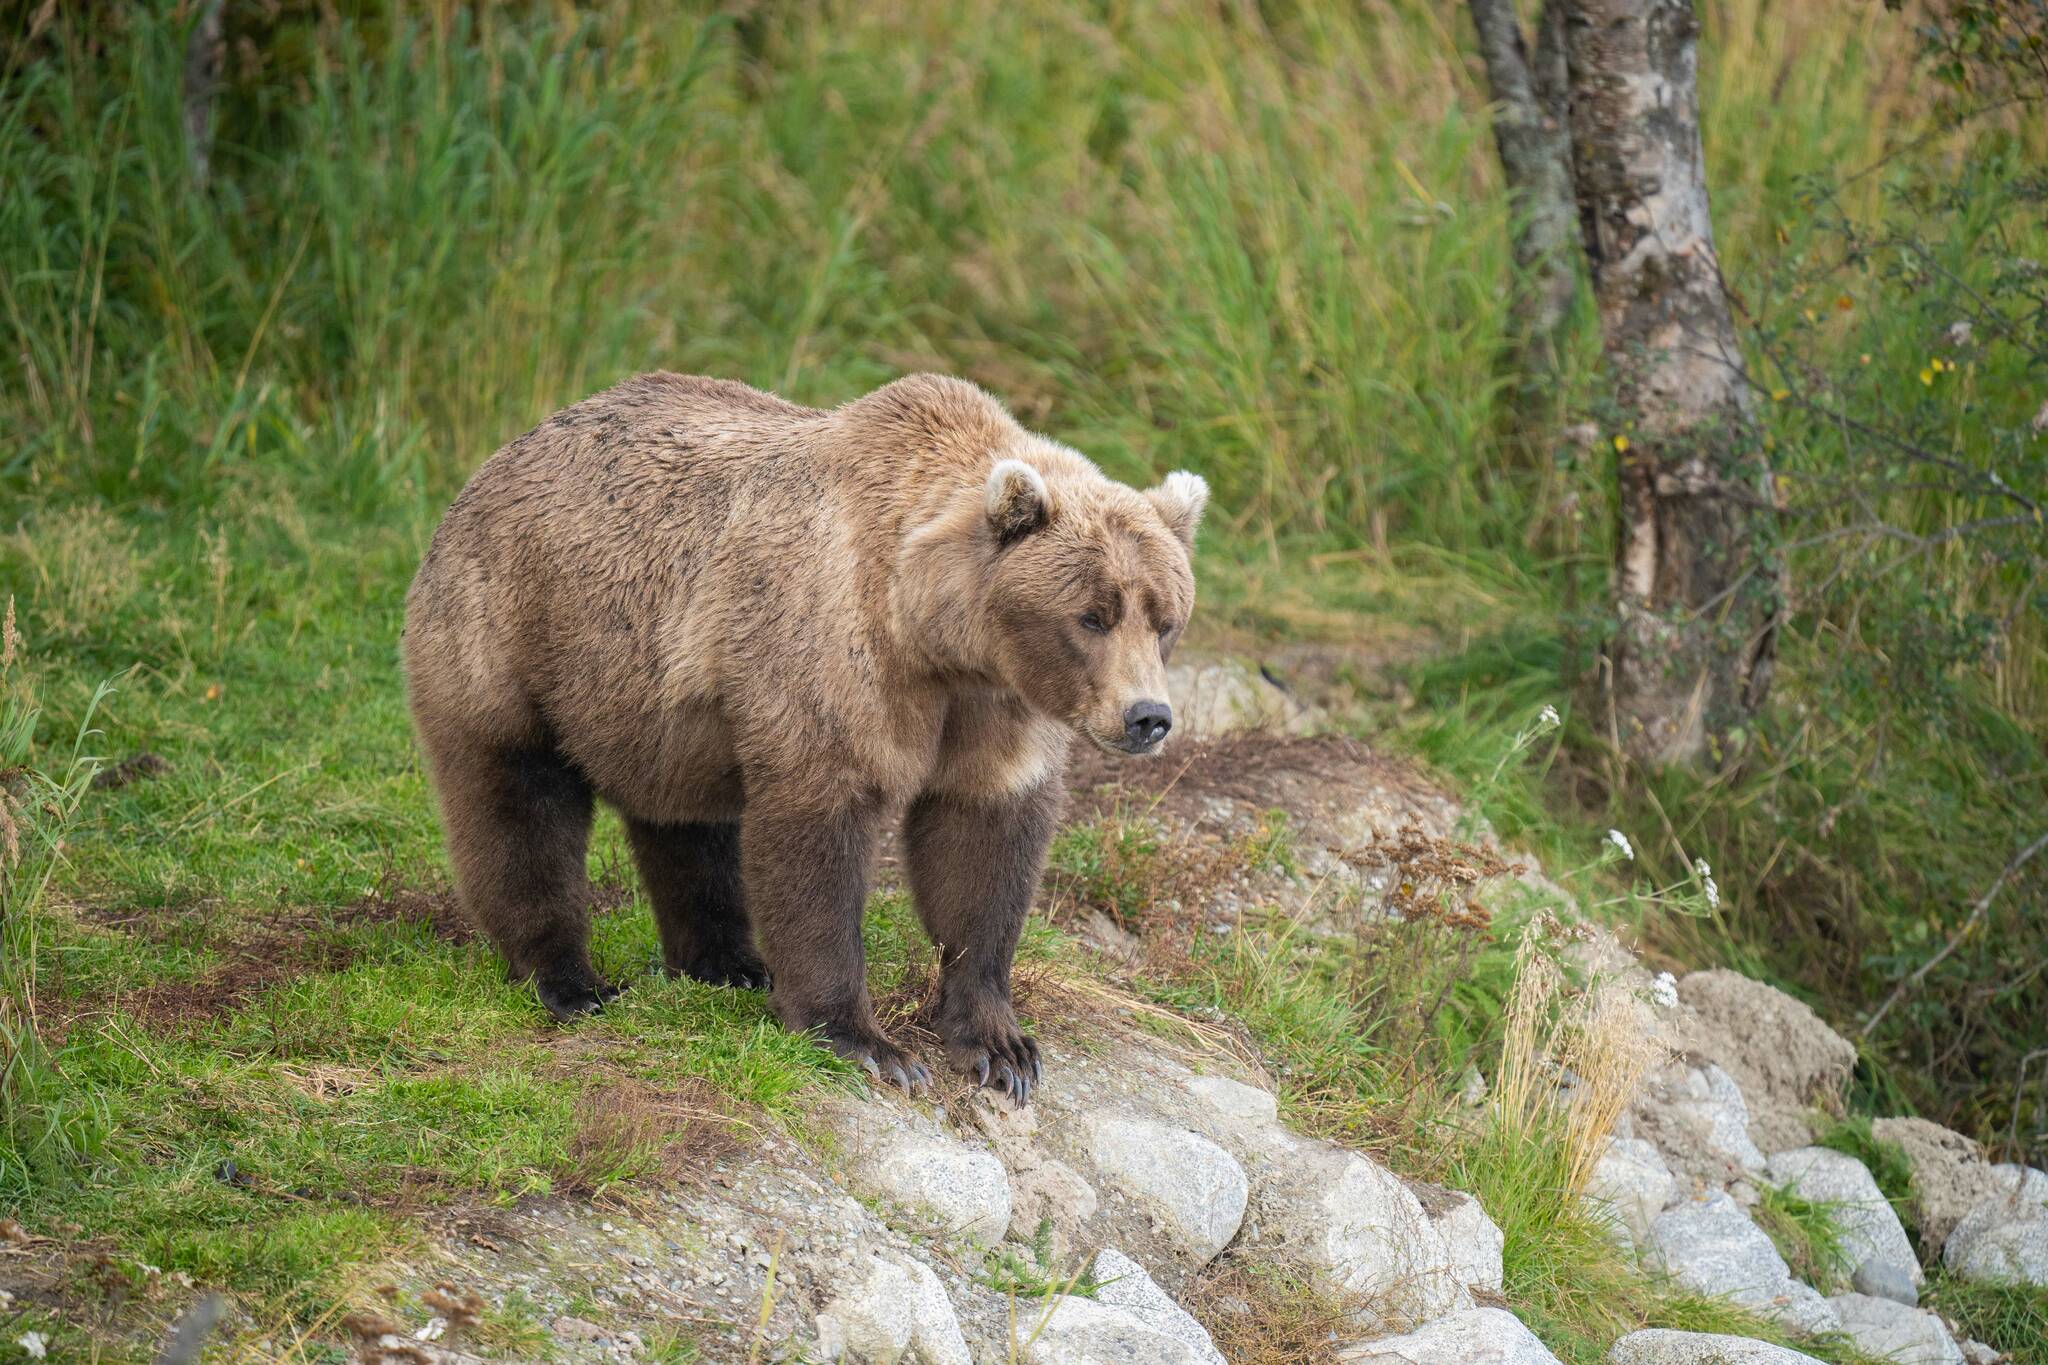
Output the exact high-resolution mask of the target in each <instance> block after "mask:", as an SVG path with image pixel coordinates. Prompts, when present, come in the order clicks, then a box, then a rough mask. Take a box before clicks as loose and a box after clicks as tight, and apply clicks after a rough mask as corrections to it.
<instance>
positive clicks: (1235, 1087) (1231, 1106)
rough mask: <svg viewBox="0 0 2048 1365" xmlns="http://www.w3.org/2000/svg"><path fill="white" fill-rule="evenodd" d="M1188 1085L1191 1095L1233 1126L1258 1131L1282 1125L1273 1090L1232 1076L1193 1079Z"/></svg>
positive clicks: (1196, 1077) (1278, 1106)
mask: <svg viewBox="0 0 2048 1365" xmlns="http://www.w3.org/2000/svg"><path fill="white" fill-rule="evenodd" d="M1185 1084H1186V1086H1187V1088H1188V1093H1189V1094H1191V1095H1193V1096H1194V1097H1195V1098H1196V1099H1198V1100H1200V1101H1202V1102H1203V1103H1204V1104H1206V1105H1208V1106H1209V1107H1210V1108H1211V1109H1213V1110H1215V1111H1216V1112H1217V1114H1219V1115H1220V1116H1222V1117H1223V1118H1225V1119H1228V1120H1229V1121H1230V1122H1232V1123H1237V1124H1243V1125H1246V1126H1249V1127H1255V1128H1256V1127H1263V1126H1265V1125H1267V1124H1270V1123H1275V1122H1278V1121H1279V1118H1280V1104H1279V1101H1277V1100H1275V1099H1274V1098H1273V1094H1272V1092H1271V1091H1269V1090H1261V1089H1259V1088H1258V1087H1257V1086H1255V1085H1246V1084H1244V1083H1243V1082H1242V1081H1233V1080H1231V1079H1230V1078H1229V1077H1228V1076H1191V1077H1189V1078H1188V1080H1187V1081H1186V1082H1185Z"/></svg>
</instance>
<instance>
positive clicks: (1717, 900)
mask: <svg viewBox="0 0 2048 1365" xmlns="http://www.w3.org/2000/svg"><path fill="white" fill-rule="evenodd" d="M1692 870H1693V873H1694V875H1695V876H1697V877H1698V878H1699V879H1700V888H1701V889H1702V890H1703V891H1705V892H1706V893H1707V908H1708V909H1709V910H1719V909H1720V908H1721V888H1720V887H1719V886H1716V885H1715V884H1714V869H1713V868H1711V867H1708V866H1707V860H1706V859H1705V858H1695V859H1693V860H1692Z"/></svg>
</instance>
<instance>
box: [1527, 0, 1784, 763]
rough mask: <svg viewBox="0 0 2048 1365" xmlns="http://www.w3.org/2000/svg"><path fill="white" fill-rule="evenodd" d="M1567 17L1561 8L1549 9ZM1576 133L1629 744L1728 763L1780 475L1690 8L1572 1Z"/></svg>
mask: <svg viewBox="0 0 2048 1365" xmlns="http://www.w3.org/2000/svg"><path fill="white" fill-rule="evenodd" d="M1553 2H1555V0H1553ZM1568 8H1569V12H1568V14H1567V16H1566V22H1565V53H1566V61H1567V64H1568V68H1569V73H1570V82H1571V108H1570V120H1569V121H1570V135H1571V147H1572V164H1573V178H1574V180H1575V182H1576V185H1577V190H1578V202H1579V212H1580V222H1581V228H1582V233H1583V238H1584V242H1585V249H1586V255H1587V259H1588V262H1589V264H1590V265H1591V267H1592V275H1593V287H1594V294H1595V296H1596V298H1597V299H1598V302H1599V306H1600V326H1601V332H1602V336H1603V344H1604V347H1605V353H1606V360H1607V367H1608V371H1609V375H1610V377H1611V379H1612V381H1613V385H1614V397H1615V400H1616V403H1617V405H1618V408H1619V413H1620V421H1619V422H1618V424H1617V429H1616V431H1615V432H1614V433H1613V435H1614V437H1615V439H1614V442H1613V445H1614V449H1615V452H1616V475H1617V480H1618V484H1619V493H1620V497H1619V501H1618V508H1619V514H1620V525H1619V527H1618V535H1617V539H1616V561H1615V584H1614V596H1615V611H1616V615H1617V620H1616V622H1615V634H1614V639H1613V642H1612V646H1611V649H1610V653H1609V658H1608V669H1609V674H1608V678H1607V684H1608V699H1609V702H1610V707H1611V711H1610V714H1611V716H1612V720H1613V731H1614V738H1615V739H1616V740H1617V742H1619V743H1620V744H1622V745H1623V746H1624V747H1625V748H1626V749H1627V750H1628V751H1629V752H1630V753H1631V754H1633V755H1634V756H1635V757H1637V758H1638V759H1641V760H1643V761H1645V762H1649V763H1654V764H1667V763H1674V762H1697V761H1700V760H1702V759H1703V758H1707V759H1713V760H1715V761H1719V760H1720V759H1721V758H1722V757H1724V756H1725V753H1726V749H1725V747H1724V746H1725V745H1726V743H1727V741H1728V740H1729V739H1730V738H1731V737H1733V736H1735V734H1736V733H1737V732H1738V731H1739V730H1740V728H1741V726H1742V725H1743V723H1744V721H1745V719H1746V718H1747V717H1748V716H1749V715H1750V714H1752V713H1753V712H1754V711H1755V710H1756V708H1757V707H1758V706H1759V705H1760V704H1761V703H1762V701H1763V697H1764V693H1765V691H1766V690H1767V688H1768V687H1769V685H1770V673H1771V662H1772V654H1773V645H1774V639H1775V630H1776V623H1777V619H1778V612H1779V608H1780V603H1781V599H1782V594H1783V583H1782V581H1781V575H1782V569H1781V567H1780V566H1781V562H1782V561H1781V558H1780V556H1779V553H1778V551H1777V548H1776V541H1777V516H1776V508H1775V506H1774V503H1773V500H1772V496H1771V488H1772V484H1771V471H1770V465H1769V462H1768V460H1767V458H1766V456H1765V453H1764V449H1763V446H1762V443H1761V437H1760V434H1759V433H1758V432H1757V430H1756V427H1755V424H1754V422H1753V420H1752V418H1753V411H1752V406H1751V398H1750V390H1749V387H1748V384H1747V382H1746V380H1745V378H1744V375H1743V369H1742V357H1741V353H1740V350H1739V348H1738V345H1737V341H1736V335H1735V325H1734V321H1733V319H1732V318H1731V316H1730V314H1729V310H1728V299H1727V295H1726V294H1725V293H1724V291H1723V288H1722V282H1721V272H1720V268H1719V264H1718V260H1717V258H1716V255H1715V252H1714V228H1713V222H1712V219H1711V217H1710V216H1709V213H1708V205H1707V185H1706V174H1705V172H1706V167H1705V164H1704V160H1703V157H1702V155H1701V149H1700V121H1699V96H1698V84H1697V75H1698V62H1697V55H1698V51H1697V49H1698V39H1699V24H1698V20H1697V18H1696V17H1695V15H1694V13H1693V6H1692V0H1568Z"/></svg>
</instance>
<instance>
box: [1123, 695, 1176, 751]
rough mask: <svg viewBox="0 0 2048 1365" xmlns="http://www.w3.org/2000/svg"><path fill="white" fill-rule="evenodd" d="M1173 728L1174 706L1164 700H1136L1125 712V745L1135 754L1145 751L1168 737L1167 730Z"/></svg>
mask: <svg viewBox="0 0 2048 1365" xmlns="http://www.w3.org/2000/svg"><path fill="white" fill-rule="evenodd" d="M1172 728H1173V708H1172V707H1171V706H1168V705H1167V704H1166V703H1165V702H1163V701H1141V702H1135V703H1133V704H1132V705H1131V707H1130V709H1129V710H1127V711H1125V712H1124V743H1123V747H1124V748H1125V749H1127V750H1129V751H1130V752H1131V753H1134V754H1141V753H1144V752H1145V751H1146V750H1147V749H1151V748H1153V747H1155V746H1157V745H1158V743H1159V741H1160V740H1162V739H1165V738H1166V732H1167V731H1168V730H1171V729H1172Z"/></svg>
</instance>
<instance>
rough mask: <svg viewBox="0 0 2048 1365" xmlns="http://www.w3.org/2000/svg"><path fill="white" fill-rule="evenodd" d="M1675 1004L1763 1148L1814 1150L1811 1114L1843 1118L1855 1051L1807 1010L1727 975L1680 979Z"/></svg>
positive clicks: (1735, 974)
mask: <svg viewBox="0 0 2048 1365" xmlns="http://www.w3.org/2000/svg"><path fill="white" fill-rule="evenodd" d="M1678 998H1679V999H1680V1000H1681V1001H1682V1002H1683V1003H1684V1004H1685V1005H1686V1006H1687V1007H1688V1008H1689V1009H1691V1011H1692V1013H1693V1016H1694V1021H1693V1039H1692V1045H1693V1050H1694V1051H1695V1052H1697V1053H1699V1054H1700V1055H1702V1056H1704V1057H1708V1058H1710V1059H1712V1060H1713V1061H1715V1062H1717V1063H1719V1064H1720V1066H1721V1068H1722V1070H1724V1071H1726V1072H1727V1073H1728V1074H1729V1075H1730V1076H1733V1077H1734V1078H1735V1083H1736V1084H1737V1085H1739V1086H1741V1087H1742V1093H1743V1095H1744V1097H1745V1098H1746V1099H1747V1100H1748V1101H1749V1108H1750V1122H1751V1126H1752V1131H1753V1132H1754V1133H1755V1135H1756V1139H1757V1141H1758V1142H1760V1143H1762V1144H1763V1145H1764V1146H1765V1147H1766V1148H1768V1149H1770V1150H1772V1151H1777V1150H1780V1149H1783V1148H1787V1147H1797V1146H1801V1145H1803V1144H1805V1143H1808V1142H1811V1141H1812V1140H1813V1137H1814V1133H1813V1130H1812V1124H1811V1123H1810V1122H1809V1121H1808V1118H1807V1114H1808V1112H1809V1111H1811V1110H1813V1109H1822V1110H1826V1111H1828V1112H1831V1113H1834V1112H1839V1111H1840V1109H1841V1100H1842V1088H1843V1087H1844V1086H1845V1085H1846V1084H1848V1080H1849V1073H1850V1072H1851V1071H1853V1070H1854V1069H1855V1067H1856V1048H1855V1046H1854V1045H1853V1044H1851V1043H1850V1042H1849V1041H1848V1040H1847V1039H1846V1038H1844V1037H1842V1036H1841V1035H1840V1034H1839V1033H1836V1032H1835V1031H1834V1030H1833V1029H1831V1028H1829V1027H1828V1026H1827V1024H1826V1023H1824V1022H1823V1021H1822V1020H1821V1017H1820V1016H1819V1015H1817V1014H1815V1013H1814V1012H1813V1011H1812V1010H1811V1009H1810V1008H1808V1007H1807V1006H1806V1005H1804V1004H1803V1003H1801V1002H1800V1001H1797V1000H1794V999H1793V998H1792V997H1791V996H1789V995H1787V994H1785V993H1784V992H1783V991H1781V990H1778V989H1777V988H1775V987H1773V986H1766V985H1765V984H1764V983H1763V982H1761V981H1753V980H1751V979H1750V978H1749V977H1746V976H1744V975H1743V974H1742V973H1740V972H1731V971H1726V970H1715V971H1705V972H1693V973H1692V974H1690V975H1688V976H1685V977H1682V978H1680V979H1679V982H1678Z"/></svg>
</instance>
